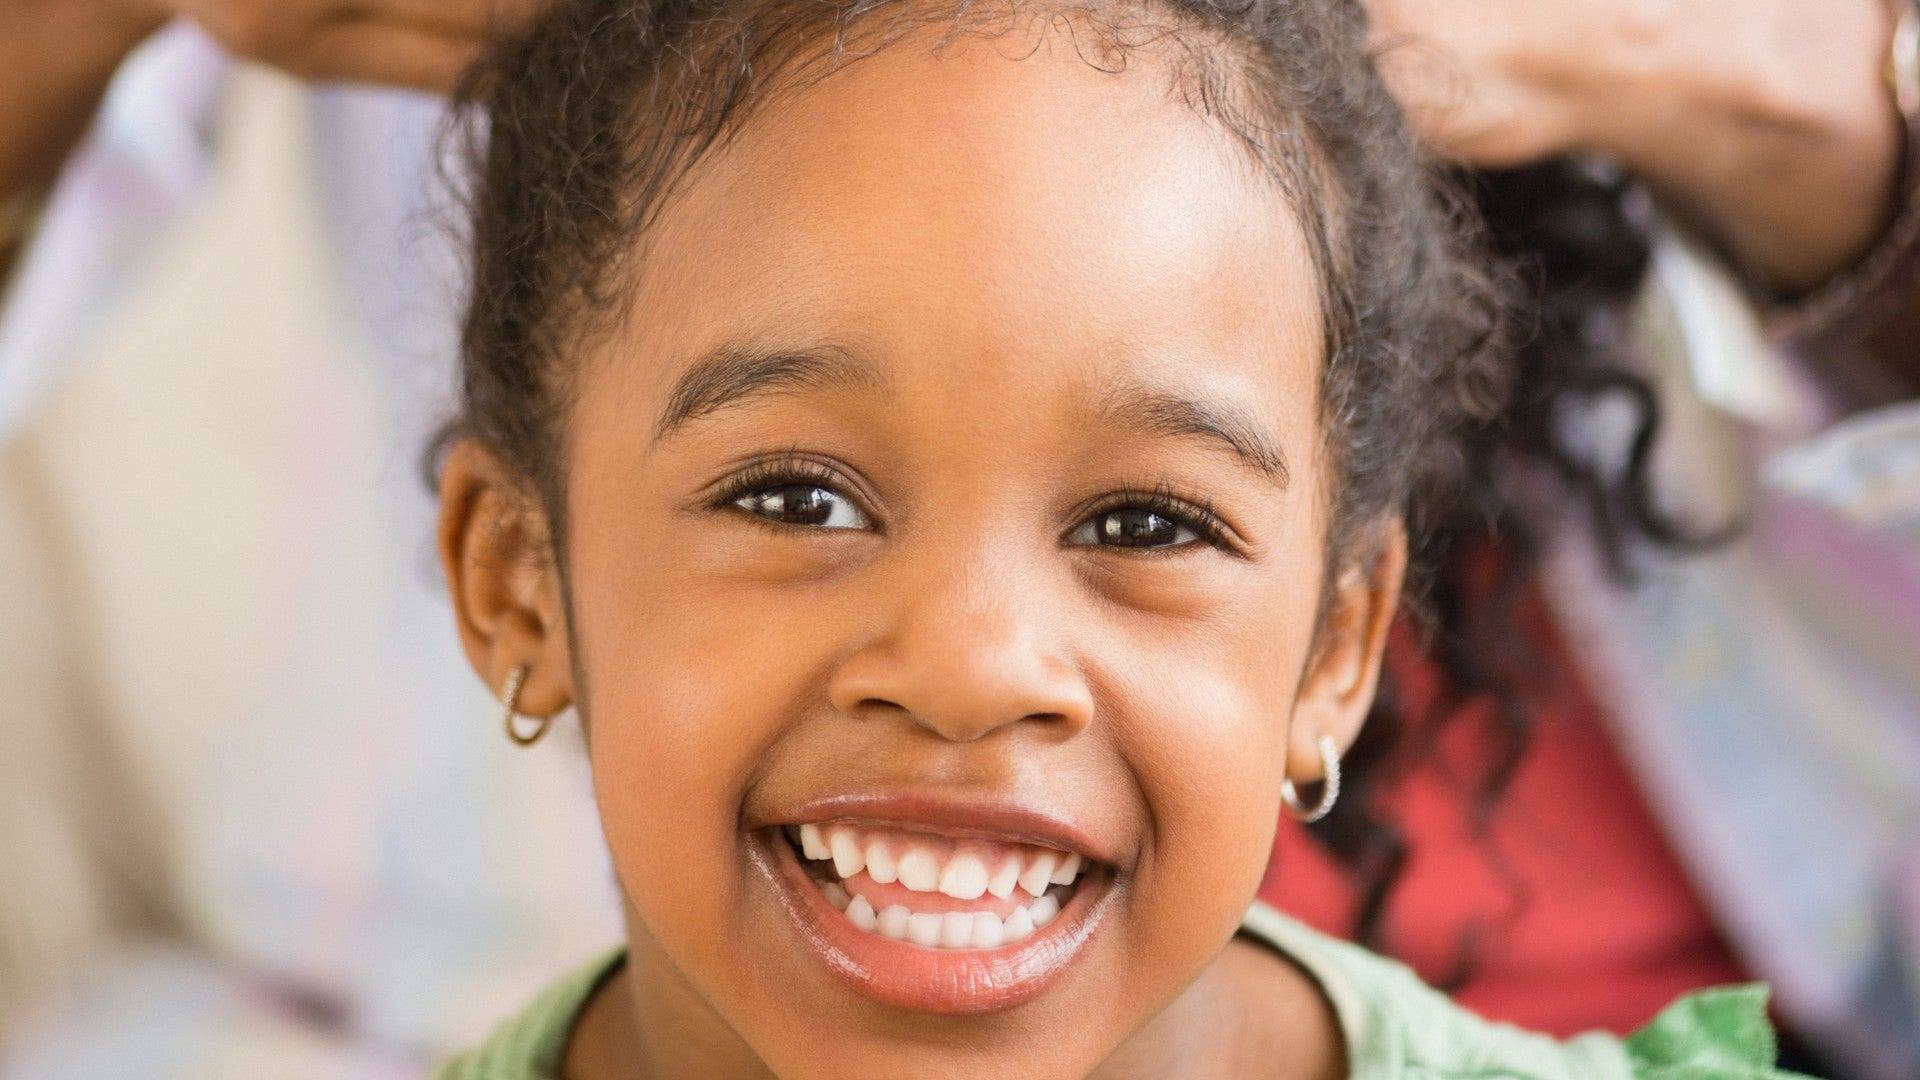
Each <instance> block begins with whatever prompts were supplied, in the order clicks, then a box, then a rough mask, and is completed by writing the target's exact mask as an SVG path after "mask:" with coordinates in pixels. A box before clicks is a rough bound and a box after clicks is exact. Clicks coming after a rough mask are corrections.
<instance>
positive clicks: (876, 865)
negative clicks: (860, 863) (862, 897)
mask: <svg viewBox="0 0 1920 1080" xmlns="http://www.w3.org/2000/svg"><path fill="white" fill-rule="evenodd" d="M867 876H868V877H870V878H872V879H873V880H875V881H877V882H879V883H880V884H882V885H891V884H893V883H894V882H896V881H898V880H900V871H899V869H898V868H896V867H895V866H894V864H893V849H892V848H890V847H888V846H887V842H886V841H885V840H881V839H879V838H877V837H876V838H875V839H872V840H869V841H867Z"/></svg>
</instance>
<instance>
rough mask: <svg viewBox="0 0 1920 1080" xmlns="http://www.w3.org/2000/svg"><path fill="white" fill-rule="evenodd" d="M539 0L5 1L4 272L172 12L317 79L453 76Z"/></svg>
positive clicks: (240, 48) (0, 136)
mask: <svg viewBox="0 0 1920 1080" xmlns="http://www.w3.org/2000/svg"><path fill="white" fill-rule="evenodd" d="M537 6H538V0H500V2H497V3H496V2H492V0H366V2H358V0H0V71H4V72H6V77H5V78H0V280H4V279H5V276H6V271H7V269H8V267H9V266H10V265H11V263H12V260H13V259H14V258H15V257H16V256H17V254H18V249H19V247H20V244H21V243H22V241H23V240H24V232H25V229H24V221H25V219H26V218H27V217H28V216H29V215H30V212H31V207H32V206H34V205H35V204H36V203H37V201H38V200H39V199H40V198H41V197H42V196H44V194H45V193H46V191H47V190H48V189H49V188H51V187H52V185H53V181H54V179H55V177H56V176H58V174H59V172H60V168H61V165H62V164H63V163H64V162H65V161H66V159H67V156H68V155H69V154H71V153H72V152H73V150H74V148H75V147H76V146H77V145H78V144H79V142H80V140H81V138H82V137H83V136H84V135H85V133H86V130H87V126H88V124H89V123H90V122H91V120H92V118H93V113H94V110H95V109H96V108H98V106H99V104H100V99H101V97H102V95H104V94H105V93H106V88H107V83H108V82H109V81H110V80H111V79H112V77H113V73H114V71H115V70H117V69H118V68H119V66H120V63H121V61H122V60H124V59H125V58H126V56H127V54H128V53H130V52H132V51H133V49H134V47H135V46H137V45H139V44H140V42H141V41H143V40H145V39H146V37H147V36H148V35H149V34H151V33H152V32H153V31H154V30H156V29H158V28H159V27H160V26H161V25H162V24H164V23H166V22H167V21H169V20H170V19H173V18H176V17H180V18H188V19H192V20H193V21H195V22H197V23H199V24H200V25H201V26H202V27H203V28H205V29H206V30H207V31H208V32H209V33H210V34H212V35H213V36H214V37H215V38H216V39H217V40H219V41H220V42H221V44H223V45H225V46H226V47H227V48H228V49H229V50H230V51H232V52H233V53H234V54H235V55H237V56H242V57H246V58H249V59H254V60H261V61H265V62H267V63H270V64H273V65H275V66H277V67H280V68H283V69H285V70H287V71H290V72H292V73H293V74H295V75H300V76H303V77H306V78H310V79H324V80H348V81H356V82H375V83H389V84H394V85H400V86H413V87H419V88H422V89H430V90H444V89H447V88H448V87H450V86H452V84H453V82H454V80H455V79H457V78H458V77H459V74H460V72H461V71H462V70H463V69H464V68H465V67H466V65H467V64H468V63H469V62H471V61H472V59H473V58H474V56H475V55H476V54H477V53H478V52H479V50H480V49H481V48H482V46H483V44H484V42H485V40H486V39H487V37H488V36H489V34H490V33H492V32H493V31H494V30H496V29H498V28H500V27H501V26H503V25H511V24H512V23H513V22H516V21H518V20H519V19H521V18H524V17H525V16H526V15H527V14H528V13H529V12H531V11H532V10H534V9H535V8H536V7H537Z"/></svg>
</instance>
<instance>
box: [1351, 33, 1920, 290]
mask: <svg viewBox="0 0 1920 1080" xmlns="http://www.w3.org/2000/svg"><path fill="white" fill-rule="evenodd" d="M1366 3H1367V8H1368V11H1369V14H1370V15H1371V16H1372V19H1373V29H1374V43H1375V47H1376V49H1377V51H1378V52H1379V54H1380V56H1381V64H1382V69H1383V71H1384V73H1385V74H1386V75H1387V78H1388V81H1389V83H1390V84H1391V85H1392V87H1393V90H1394V93H1395V96H1396V97H1398V98H1399V99H1400V101H1401V102H1402V104H1403V105H1405V106H1406V108H1407V110H1408V112H1409V114H1410V115H1411V116H1412V117H1413V119H1414V121H1415V124H1416V126H1417V127H1418V128H1419V130H1420V132H1421V134H1422V135H1423V136H1424V137H1425V139H1426V140H1427V142H1428V143H1429V144H1430V145H1432V146H1433V148H1434V149H1435V150H1436V151H1437V152H1438V153H1440V154H1442V155H1444V156H1446V157H1448V158H1450V159H1452V160H1454V161H1457V162H1461V163H1464V164H1469V165H1483V166H1501V165H1518V164H1524V163H1526V162H1531V161H1538V160H1541V159H1544V158H1548V157H1553V156H1556V155H1560V154H1566V153H1572V152H1584V153H1593V154H1599V155H1603V156H1606V157H1610V158H1613V159H1614V160H1617V161H1619V162H1621V163H1622V164H1624V165H1625V166H1626V167H1627V168H1628V169H1630V170H1631V171H1633V172H1634V173H1636V174H1637V175H1639V176H1640V177H1642V178H1643V179H1645V180H1646V181H1647V182H1648V183H1649V184H1650V185H1651V186H1652V187H1653V188H1654V189H1655V190H1656V191H1657V192H1659V193H1660V194H1661V195H1662V196H1663V197H1665V198H1666V199H1667V200H1668V201H1670V202H1672V203H1673V204H1675V205H1677V206H1678V207H1679V208H1681V209H1682V210H1683V211H1685V212H1686V213H1687V214H1688V215H1689V216H1691V217H1692V218H1694V219H1695V220H1696V221H1697V222H1698V223H1699V224H1700V225H1702V226H1703V227H1704V228H1705V229H1706V230H1707V231H1709V232H1710V233H1712V234H1713V235H1714V236H1715V237H1716V238H1717V239H1718V240H1720V241H1721V243H1722V244H1723V245H1724V246H1725V247H1726V248H1727V249H1728V250H1729V251H1730V252H1731V253H1732V254H1733V255H1734V256H1735V257H1736V258H1737V259H1739V260H1740V261H1741V262H1742V263H1744V264H1745V265H1746V266H1747V267H1748V268H1749V269H1750V270H1751V271H1753V272H1755V273H1756V274H1757V275H1759V276H1760V277H1761V278H1762V279H1764V280H1765V281H1766V282H1768V283H1769V284H1771V285H1773V286H1774V287H1775V288H1777V289H1780V290H1782V291H1785V292H1794V291H1801V290H1806V289H1809V288H1812V287H1814V286H1817V285H1818V284H1820V283H1821V282H1822V281H1824V280H1826V279H1827V278H1828V277H1830V276H1831V275H1833V274H1835V273H1837V272H1839V271H1842V270H1844V269H1846V268H1847V267H1848V266H1850V265H1851V264H1852V263H1853V262H1854V261H1855V260H1857V259H1858V258H1859V257H1860V256H1861V254H1862V253H1863V252H1864V251H1865V250H1866V249H1867V247H1868V246H1869V245H1870V244H1871V243H1872V242H1873V240H1874V239H1875V238H1876V237H1878V236H1879V234H1880V232H1881V230H1882V229H1884V228H1885V227H1886V225H1887V222H1888V218H1889V214H1890V212H1891V209H1892V207H1891V197H1892V185H1893V179H1894V173H1895V165H1896V162H1897V160H1898V153H1899V139H1900V125H1899V123H1898V117H1897V115H1896V114H1895V112H1894V109H1893V104H1892V98H1891V95H1890V94H1889V93H1888V91H1887V88H1886V86H1885V85H1884V83H1883V82H1882V79H1881V68H1882V65H1883V63H1884V62H1885V59H1886V56H1887V52H1888V48H1889V44H1890V42H1891V40H1892V34H1893V20H1892V16H1891V15H1890V14H1889V10H1888V6H1887V4H1886V3H1885V2H1884V0H1577V2H1563V3H1553V4H1543V3H1538V2H1536V0H1366Z"/></svg>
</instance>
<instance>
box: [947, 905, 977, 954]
mask: <svg viewBox="0 0 1920 1080" xmlns="http://www.w3.org/2000/svg"><path fill="white" fill-rule="evenodd" d="M940 944H942V945H945V946H946V947H947V948H949V949H964V948H966V947H967V946H969V945H971V944H973V912H971V911H949V912H947V913H946V915H945V916H943V917H942V918H941V920H940Z"/></svg>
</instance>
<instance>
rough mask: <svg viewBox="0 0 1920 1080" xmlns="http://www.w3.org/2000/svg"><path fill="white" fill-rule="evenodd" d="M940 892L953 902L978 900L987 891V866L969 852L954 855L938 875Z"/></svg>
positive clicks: (978, 857)
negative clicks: (949, 897) (952, 899)
mask: <svg viewBox="0 0 1920 1080" xmlns="http://www.w3.org/2000/svg"><path fill="white" fill-rule="evenodd" d="M940 891H941V892H943V893H946V894H947V895H948V896H951V897H953V898H954V899H955V900H978V899H980V897H981V896H983V895H985V894H986V891H987V864H986V863H984V862H981V861H980V856H978V855H975V854H973V853H971V852H961V853H960V854H958V855H955V856H954V857H953V858H951V859H949V860H947V868H946V870H945V871H944V872H942V873H941V875H940Z"/></svg>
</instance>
